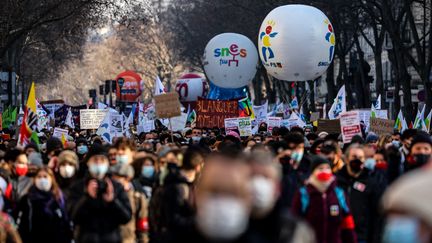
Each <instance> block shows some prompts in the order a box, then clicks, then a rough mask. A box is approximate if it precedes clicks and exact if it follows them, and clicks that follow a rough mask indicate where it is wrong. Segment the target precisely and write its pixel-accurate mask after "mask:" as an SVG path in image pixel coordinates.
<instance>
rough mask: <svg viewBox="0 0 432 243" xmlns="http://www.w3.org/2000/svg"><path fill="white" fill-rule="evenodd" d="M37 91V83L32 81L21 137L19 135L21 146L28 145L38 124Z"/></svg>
mask: <svg viewBox="0 0 432 243" xmlns="http://www.w3.org/2000/svg"><path fill="white" fill-rule="evenodd" d="M36 112H37V111H36V91H35V84H34V82H33V83H32V85H31V87H30V92H29V96H28V99H27V105H26V106H25V109H24V117H23V122H22V124H21V128H20V132H19V137H18V145H19V146H22V147H24V146H26V145H27V144H29V143H30V140H31V137H32V134H33V130H34V129H33V127H36V126H37V120H38V119H37V115H36V114H37V113H36Z"/></svg>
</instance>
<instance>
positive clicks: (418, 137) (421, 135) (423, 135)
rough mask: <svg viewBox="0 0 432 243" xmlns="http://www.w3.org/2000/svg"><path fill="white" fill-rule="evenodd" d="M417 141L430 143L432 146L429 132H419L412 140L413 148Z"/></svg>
mask: <svg viewBox="0 0 432 243" xmlns="http://www.w3.org/2000/svg"><path fill="white" fill-rule="evenodd" d="M416 143H428V144H430V145H431V146H432V139H431V137H430V136H429V134H427V133H425V132H420V133H418V134H417V135H416V136H415V137H414V138H413V140H412V142H411V148H412V147H413V146H414V144H416Z"/></svg>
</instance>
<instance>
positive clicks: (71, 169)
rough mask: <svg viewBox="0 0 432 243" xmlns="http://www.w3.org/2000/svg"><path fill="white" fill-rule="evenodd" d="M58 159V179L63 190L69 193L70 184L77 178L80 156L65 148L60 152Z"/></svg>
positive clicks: (56, 173)
mask: <svg viewBox="0 0 432 243" xmlns="http://www.w3.org/2000/svg"><path fill="white" fill-rule="evenodd" d="M57 159H58V164H57V169H56V172H55V175H56V179H57V182H58V184H59V186H60V188H61V189H62V190H63V192H64V193H65V194H66V195H68V194H69V188H70V186H71V185H72V184H73V182H75V180H76V178H77V172H78V169H79V162H78V156H77V155H76V153H75V152H73V151H70V150H65V151H63V152H61V153H60V155H59V156H58V158H57Z"/></svg>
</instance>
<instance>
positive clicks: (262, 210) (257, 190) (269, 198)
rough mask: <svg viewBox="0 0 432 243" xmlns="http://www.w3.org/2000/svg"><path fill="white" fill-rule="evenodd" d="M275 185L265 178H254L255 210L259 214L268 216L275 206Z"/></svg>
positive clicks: (253, 197)
mask: <svg viewBox="0 0 432 243" xmlns="http://www.w3.org/2000/svg"><path fill="white" fill-rule="evenodd" d="M275 189H276V188H275V184H274V183H273V182H272V181H271V180H270V179H267V178H265V177H264V176H254V177H253V178H252V199H253V201H252V203H253V209H254V211H256V212H257V213H258V214H260V215H262V214H266V213H268V212H269V211H270V210H272V209H273V206H274V204H275V201H276V199H275Z"/></svg>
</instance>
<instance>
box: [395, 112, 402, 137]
mask: <svg viewBox="0 0 432 243" xmlns="http://www.w3.org/2000/svg"><path fill="white" fill-rule="evenodd" d="M403 121H404V117H403V114H402V110H399V113H398V116H397V118H396V121H395V125H394V129H397V130H398V131H399V132H401V131H402V126H403Z"/></svg>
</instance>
